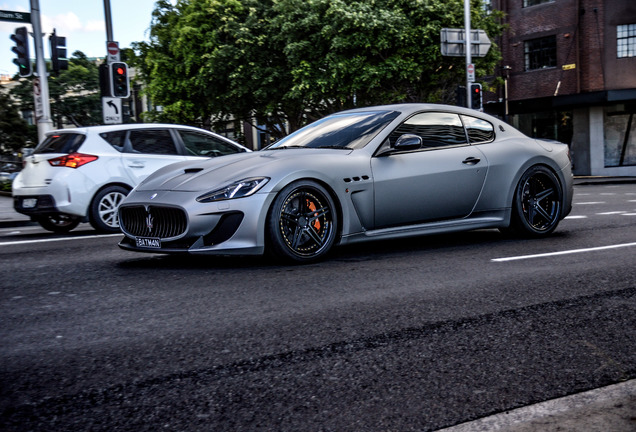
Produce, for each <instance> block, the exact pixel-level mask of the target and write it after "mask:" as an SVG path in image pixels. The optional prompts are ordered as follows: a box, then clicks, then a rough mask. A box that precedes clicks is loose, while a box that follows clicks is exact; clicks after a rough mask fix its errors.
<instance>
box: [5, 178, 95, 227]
mask: <svg viewBox="0 0 636 432" xmlns="http://www.w3.org/2000/svg"><path fill="white" fill-rule="evenodd" d="M70 185H72V186H73V187H72V188H71V187H70ZM94 188H95V185H94V182H92V181H90V180H89V179H87V177H86V176H85V175H84V174H82V173H79V172H77V171H75V172H73V173H69V174H68V175H64V176H57V177H54V178H53V179H51V180H50V183H49V184H48V185H45V186H36V187H27V186H25V185H24V184H23V183H22V181H21V178H20V176H19V175H18V176H17V177H16V179H15V180H14V182H13V188H12V189H13V192H12V194H13V199H14V202H13V207H14V209H15V210H16V211H17V212H18V213H22V214H25V215H28V216H31V217H32V218H34V219H36V218H37V217H39V216H46V215H51V214H59V213H63V214H67V215H72V216H79V217H85V216H86V215H87V210H88V204H89V203H90V200H91V198H92V193H93V189H94Z"/></svg>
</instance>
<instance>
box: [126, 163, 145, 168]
mask: <svg viewBox="0 0 636 432" xmlns="http://www.w3.org/2000/svg"><path fill="white" fill-rule="evenodd" d="M128 166H129V167H130V168H143V167H145V165H144V164H142V163H139V162H138V163H131V164H128Z"/></svg>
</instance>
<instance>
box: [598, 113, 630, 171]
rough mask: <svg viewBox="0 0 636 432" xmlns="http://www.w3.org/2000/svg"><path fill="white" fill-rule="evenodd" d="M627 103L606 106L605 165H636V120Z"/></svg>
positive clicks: (607, 166)
mask: <svg viewBox="0 0 636 432" xmlns="http://www.w3.org/2000/svg"><path fill="white" fill-rule="evenodd" d="M634 108H635V107H631V109H629V108H626V106H625V105H614V106H611V107H606V108H605V119H604V121H605V127H604V130H605V136H604V145H605V167H606V168H609V167H620V166H636V120H635V119H634V111H636V109H634Z"/></svg>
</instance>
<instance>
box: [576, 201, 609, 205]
mask: <svg viewBox="0 0 636 432" xmlns="http://www.w3.org/2000/svg"><path fill="white" fill-rule="evenodd" d="M592 204H605V201H589V202H580V203H574V205H592Z"/></svg>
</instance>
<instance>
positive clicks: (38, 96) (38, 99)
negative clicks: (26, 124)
mask: <svg viewBox="0 0 636 432" xmlns="http://www.w3.org/2000/svg"><path fill="white" fill-rule="evenodd" d="M33 104H34V106H35V118H36V120H39V119H41V118H42V117H43V116H44V102H43V101H42V84H41V83H40V78H39V77H35V78H33Z"/></svg>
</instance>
